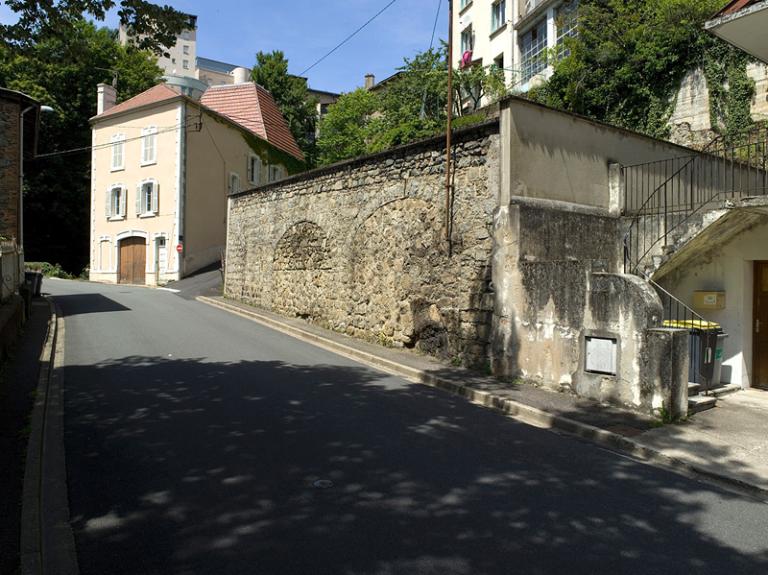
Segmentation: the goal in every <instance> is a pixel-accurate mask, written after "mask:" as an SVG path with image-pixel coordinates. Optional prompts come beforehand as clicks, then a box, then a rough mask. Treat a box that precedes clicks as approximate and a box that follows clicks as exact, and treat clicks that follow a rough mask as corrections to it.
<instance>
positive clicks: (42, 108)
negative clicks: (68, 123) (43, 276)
mask: <svg viewBox="0 0 768 575" xmlns="http://www.w3.org/2000/svg"><path fill="white" fill-rule="evenodd" d="M35 108H38V105H37V104H32V105H30V106H27V107H26V108H24V110H22V111H21V114H20V115H19V214H18V216H17V217H18V228H19V252H21V253H24V115H25V114H26V113H27V112H29V111H31V110H34V109H35ZM39 109H40V111H41V112H53V108H51V107H50V106H39Z"/></svg>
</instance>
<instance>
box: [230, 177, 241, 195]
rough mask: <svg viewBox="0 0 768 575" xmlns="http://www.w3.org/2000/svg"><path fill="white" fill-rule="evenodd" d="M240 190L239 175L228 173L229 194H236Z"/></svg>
mask: <svg viewBox="0 0 768 575" xmlns="http://www.w3.org/2000/svg"><path fill="white" fill-rule="evenodd" d="M240 190H241V188H240V175H239V174H236V173H235V172H230V173H229V193H230V194H237V193H239V192H240Z"/></svg>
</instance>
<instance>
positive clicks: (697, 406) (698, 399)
mask: <svg viewBox="0 0 768 575" xmlns="http://www.w3.org/2000/svg"><path fill="white" fill-rule="evenodd" d="M715 405H717V398H716V397H714V396H712V395H694V396H693V397H689V398H688V415H693V414H694V413H700V412H702V411H706V410H707V409H712V408H713V407H715Z"/></svg>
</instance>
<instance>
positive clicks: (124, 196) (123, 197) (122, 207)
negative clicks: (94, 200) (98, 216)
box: [118, 188, 128, 217]
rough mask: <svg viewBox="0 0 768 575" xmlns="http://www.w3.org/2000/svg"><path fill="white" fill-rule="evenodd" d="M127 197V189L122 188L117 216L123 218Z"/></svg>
mask: <svg viewBox="0 0 768 575" xmlns="http://www.w3.org/2000/svg"><path fill="white" fill-rule="evenodd" d="M127 197H128V188H123V189H122V190H121V193H120V213H119V214H118V215H120V216H123V217H125V205H126V204H125V202H126V200H127Z"/></svg>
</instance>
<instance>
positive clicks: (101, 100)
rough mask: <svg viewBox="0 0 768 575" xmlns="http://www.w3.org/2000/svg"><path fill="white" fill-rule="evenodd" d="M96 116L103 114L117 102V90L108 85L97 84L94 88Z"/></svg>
mask: <svg viewBox="0 0 768 575" xmlns="http://www.w3.org/2000/svg"><path fill="white" fill-rule="evenodd" d="M96 91H97V94H98V95H97V97H96V115H99V114H103V113H104V112H106V111H107V110H109V109H110V108H112V107H113V106H114V105H115V103H116V102H117V90H115V88H114V86H110V85H109V84H99V85H98V86H97V87H96Z"/></svg>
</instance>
